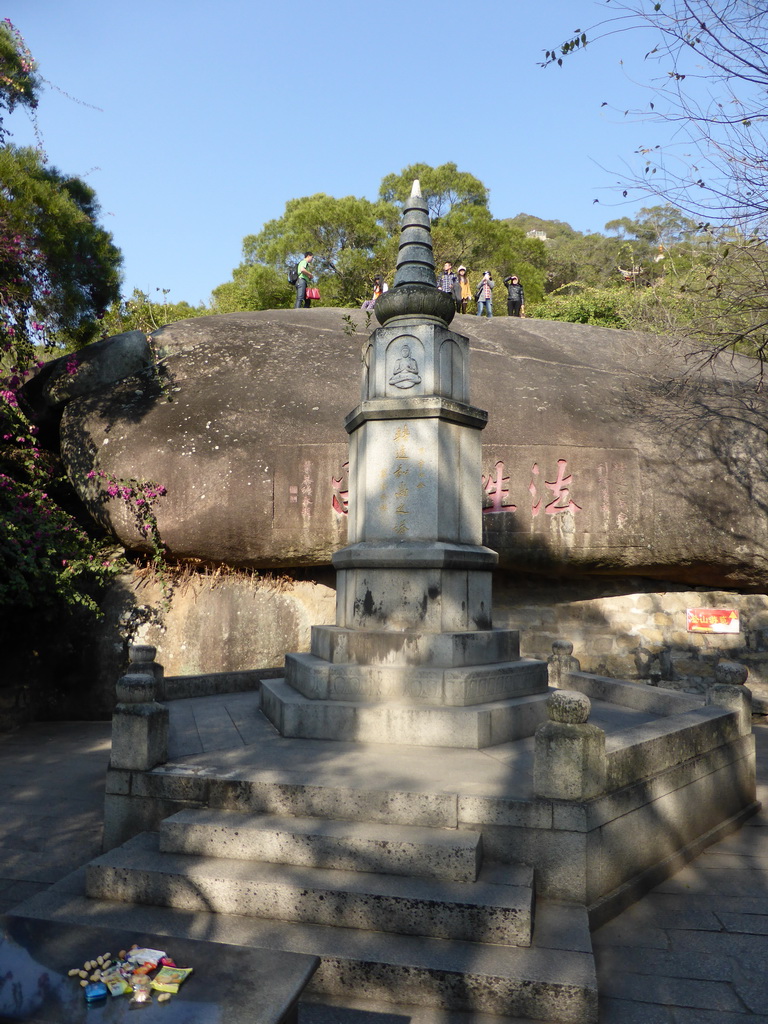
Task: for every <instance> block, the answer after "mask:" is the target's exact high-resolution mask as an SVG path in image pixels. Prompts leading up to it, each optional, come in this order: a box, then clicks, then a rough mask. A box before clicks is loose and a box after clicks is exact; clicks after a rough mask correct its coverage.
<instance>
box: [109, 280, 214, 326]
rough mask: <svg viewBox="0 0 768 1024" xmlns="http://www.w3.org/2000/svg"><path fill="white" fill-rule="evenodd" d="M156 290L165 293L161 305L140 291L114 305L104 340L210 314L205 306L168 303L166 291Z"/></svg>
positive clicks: (134, 291)
mask: <svg viewBox="0 0 768 1024" xmlns="http://www.w3.org/2000/svg"><path fill="white" fill-rule="evenodd" d="M155 291H156V292H162V300H161V301H159V302H158V301H156V300H153V299H151V298H150V296H149V295H148V294H147V293H146V292H143V291H141V290H140V289H139V288H134V289H133V293H132V294H131V296H130V298H127V299H122V298H121V299H119V300H118V301H117V302H113V303H112V305H111V306H110V307H109V309H108V310H107V312H106V314H105V316H104V318H103V319H102V321H101V330H102V334H103V335H104V337H111V336H112V335H114V334H122V333H123V332H124V331H143V332H144V333H145V334H151V333H152V332H153V331H156V330H158V329H159V328H160V327H163V326H164V325H165V324H173V323H176V321H177V320H189V319H190V317H195V316H205V315H206V314H207V313H209V312H210V310H209V309H207V308H206V307H205V306H204V305H203V304H202V303H201V304H200V305H199V306H191V305H190V304H189V303H188V302H168V301H167V299H166V295H167V292H166V290H165V289H162V288H156V289H155ZM223 312H228V310H227V311H223Z"/></svg>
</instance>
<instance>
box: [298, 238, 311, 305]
mask: <svg viewBox="0 0 768 1024" xmlns="http://www.w3.org/2000/svg"><path fill="white" fill-rule="evenodd" d="M312 259H313V256H312V253H311V252H305V253H304V259H303V260H299V265H298V267H297V268H296V304H295V306H294V307H293V308H294V309H300V308H301V307H304V308H305V309H309V307H310V305H311V300H310V299H308V298H307V288H308V287H309V284H310V282H311V280H312V271H311V270H310V269H309V265H310V263H311V262H312Z"/></svg>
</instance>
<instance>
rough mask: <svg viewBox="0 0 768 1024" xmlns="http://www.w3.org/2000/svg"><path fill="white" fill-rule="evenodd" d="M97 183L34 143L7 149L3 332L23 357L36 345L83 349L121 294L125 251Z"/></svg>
mask: <svg viewBox="0 0 768 1024" xmlns="http://www.w3.org/2000/svg"><path fill="white" fill-rule="evenodd" d="M98 212H99V206H98V203H97V201H96V195H95V193H94V191H93V189H92V188H90V187H89V186H88V185H86V184H85V182H83V181H81V180H80V179H79V178H76V177H71V176H68V175H64V174H62V173H61V172H60V171H58V170H56V168H53V167H48V166H46V165H45V164H44V163H43V160H42V157H41V156H40V154H39V153H38V152H37V151H36V150H34V149H31V148H25V149H17V148H15V147H13V146H3V147H0V254H3V256H2V257H0V258H3V257H4V260H5V268H4V269H5V270H6V274H7V273H8V269H10V267H11V266H14V267H15V269H16V270H17V272H18V273H17V276H16V277H14V278H11V277H10V276H4V279H3V282H2V291H0V338H2V339H3V341H4V342H6V343H11V345H12V347H13V349H14V351H15V352H16V354H17V361H18V360H19V359H23V356H24V355H28V353H29V351H30V349H31V346H32V345H33V344H40V343H42V344H44V345H45V346H46V347H52V346H54V345H55V346H59V347H62V348H64V349H66V350H70V349H76V348H80V347H81V346H82V345H85V344H87V343H88V342H89V341H91V340H93V338H95V337H96V335H97V334H98V333H99V322H98V321H99V318H100V317H102V316H103V315H104V313H105V312H106V310H107V307H108V306H109V305H110V303H112V302H115V301H116V300H117V298H118V296H119V288H120V264H121V260H122V257H121V255H120V252H119V250H118V249H117V248H116V247H115V245H114V243H113V241H112V236H111V235H110V234H109V232H107V231H106V230H105V229H104V228H102V227H101V226H100V225H99V224H98V222H97V216H98Z"/></svg>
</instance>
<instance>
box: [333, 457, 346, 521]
mask: <svg viewBox="0 0 768 1024" xmlns="http://www.w3.org/2000/svg"><path fill="white" fill-rule="evenodd" d="M348 470H349V463H348V462H345V463H344V465H343V466H342V467H341V476H340V477H339V479H338V480H337V479H336V477H335V476H332V477H331V486H332V487H333V511H334V512H336V513H338V515H340V516H346V515H349V489H348V486H347V487H345V486H344V485H345V484H347V480H348V477H347V471H348Z"/></svg>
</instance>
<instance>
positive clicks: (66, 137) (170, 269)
mask: <svg viewBox="0 0 768 1024" xmlns="http://www.w3.org/2000/svg"><path fill="white" fill-rule="evenodd" d="M605 11H606V7H605V3H603V2H599V3H598V2H593V0H540V2H539V3H522V2H519V0H507V2H505V3H499V2H497V0H489V2H486V3H484V4H471V3H468V2H466V0H465V2H462V3H459V2H455V0H440V2H437V0H430V2H425V0H409V2H406V0H389V2H388V3H387V4H386V5H384V4H380V5H377V4H371V5H369V4H363V3H361V2H360V0H331V2H330V3H326V4H304V5H289V4H282V3H274V2H266V0H215V2H208V0H131V2H130V3H122V2H117V0H67V2H66V3H64V2H62V0H6V2H5V4H4V16H6V17H9V18H10V19H11V21H13V23H14V24H15V25H16V27H17V28H18V29H19V31H20V32H21V34H22V35H23V36H24V38H25V40H26V42H27V45H28V46H29V48H30V50H31V51H32V54H33V56H34V57H35V58H36V59H37V61H38V62H39V65H40V72H41V74H42V75H43V77H44V78H45V79H46V80H47V81H48V83H50V84H49V85H46V86H45V89H44V91H43V94H42V97H41V102H40V106H39V109H38V112H37V125H38V130H39V133H40V136H41V138H42V142H43V145H44V147H45V151H46V153H47V155H48V158H49V160H50V162H51V164H53V165H54V166H56V167H58V168H59V169H61V170H62V171H65V172H68V173H72V174H77V175H80V176H82V177H84V178H85V179H86V180H87V181H88V182H89V183H90V184H91V186H92V187H93V188H94V189H95V190H96V192H97V195H98V197H99V200H100V203H101V206H102V221H103V223H104V225H105V226H106V227H107V228H108V229H109V230H110V231H111V232H112V233H113V235H114V238H115V242H116V244H117V245H118V246H119V247H120V249H121V250H122V252H123V255H124V259H125V265H124V287H123V290H124V293H125V294H130V292H131V290H132V289H133V288H134V287H138V288H141V289H142V290H144V291H148V292H150V293H151V294H156V292H155V290H156V289H169V290H170V294H169V298H170V299H171V300H172V301H180V300H182V299H186V300H187V301H189V302H192V303H199V302H207V301H208V299H209V297H210V293H211V291H212V289H213V288H215V287H216V285H218V284H221V283H223V282H224V281H227V280H229V279H230V277H231V272H232V269H233V268H234V267H235V266H236V265H237V264H238V263H239V262H240V259H241V244H242V239H243V237H244V236H245V235H247V234H252V233H255V232H257V231H259V230H260V228H261V227H262V225H263V224H264V223H265V222H266V221H268V220H270V219H272V218H275V217H279V216H280V215H281V214H282V212H283V210H284V207H285V203H286V201H287V200H288V199H292V198H296V197H298V196H304V195H312V194H313V193H316V192H326V193H328V194H329V195H334V196H345V195H356V196H365V197H367V198H369V199H374V198H375V197H376V194H377V192H378V188H379V184H380V182H381V179H382V178H383V177H384V175H385V174H388V173H390V172H399V171H400V170H402V169H403V168H404V167H406V166H407V165H409V164H411V163H415V162H425V163H428V164H431V165H433V166H437V165H439V164H442V163H445V162H446V161H453V162H455V163H456V164H457V165H458V166H459V168H460V169H461V170H465V171H469V172H471V173H472V174H474V175H476V176H477V177H478V178H480V180H481V181H483V182H484V184H485V185H486V186H487V187H488V188H489V189H490V192H491V203H490V205H491V211H492V213H493V214H494V216H496V217H509V216H514V215H515V214H517V213H520V212H525V213H532V214H535V215H537V216H540V217H545V218H552V219H557V220H564V221H568V222H569V223H570V224H571V225H573V227H575V228H577V229H578V230H581V231H587V230H602V229H603V226H604V224H605V223H606V221H608V220H611V219H613V218H615V217H620V216H624V215H625V214H631V213H632V212H633V209H634V208H635V207H634V206H632V205H627V204H626V202H625V201H623V200H622V198H621V193H620V190H616V189H615V188H614V186H615V183H616V182H617V180H618V178H619V176H620V174H621V173H622V171H623V170H625V169H626V167H627V165H628V164H630V163H631V161H632V154H633V151H634V150H635V149H637V147H638V146H639V145H641V144H646V143H647V142H648V141H649V139H650V140H651V141H652V142H653V143H655V142H657V141H659V138H658V137H657V136H658V129H657V128H655V127H652V126H649V125H644V124H631V123H628V122H627V121H626V120H625V119H624V118H623V117H622V115H621V113H619V114H616V113H612V112H610V109H609V108H608V107H601V103H603V101H607V102H609V103H611V104H615V105H616V106H617V107H618V108H620V110H623V109H624V108H625V107H629V106H631V105H633V104H637V103H638V102H642V101H643V98H644V97H643V94H642V89H641V86H640V84H639V83H643V82H647V81H648V80H649V77H650V76H651V74H652V73H653V69H652V68H649V67H648V66H647V65H644V63H643V59H642V58H643V54H644V53H645V52H646V51H647V50H648V49H650V46H651V41H650V39H643V38H642V35H641V34H634V35H629V34H625V35H623V36H622V35H620V36H613V37H611V38H610V39H608V40H605V41H604V42H603V43H598V44H595V45H594V47H591V48H590V49H588V51H587V52H586V53H585V54H584V55H581V54H578V55H576V56H575V57H574V58H573V59H572V60H570V61H569V62H568V63H567V66H566V67H564V68H548V69H546V70H545V69H542V68H540V67H539V66H538V62H539V61H540V60H541V59H542V56H543V52H544V50H545V49H548V48H550V47H553V46H555V45H556V44H557V43H559V42H560V41H562V40H563V39H564V38H566V37H567V36H568V35H569V33H570V32H571V31H572V30H574V29H576V28H579V29H586V28H588V27H589V26H591V25H593V24H595V23H596V22H597V21H599V20H600V19H601V17H602V16H603V14H604V12H605ZM608 11H610V7H609V8H608ZM622 61H623V63H622ZM7 125H8V127H10V128H11V130H12V131H13V133H14V137H13V140H12V141H13V142H15V143H16V144H18V145H27V144H33V143H34V142H35V135H34V131H33V126H32V124H31V123H30V121H29V118H28V117H27V116H26V114H25V113H24V112H16V113H14V114H13V115H12V117H11V118H10V119H9V120H8V122H7ZM595 199H599V204H595V203H594V200H595ZM637 205H642V204H641V203H638V204H635V206H637Z"/></svg>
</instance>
